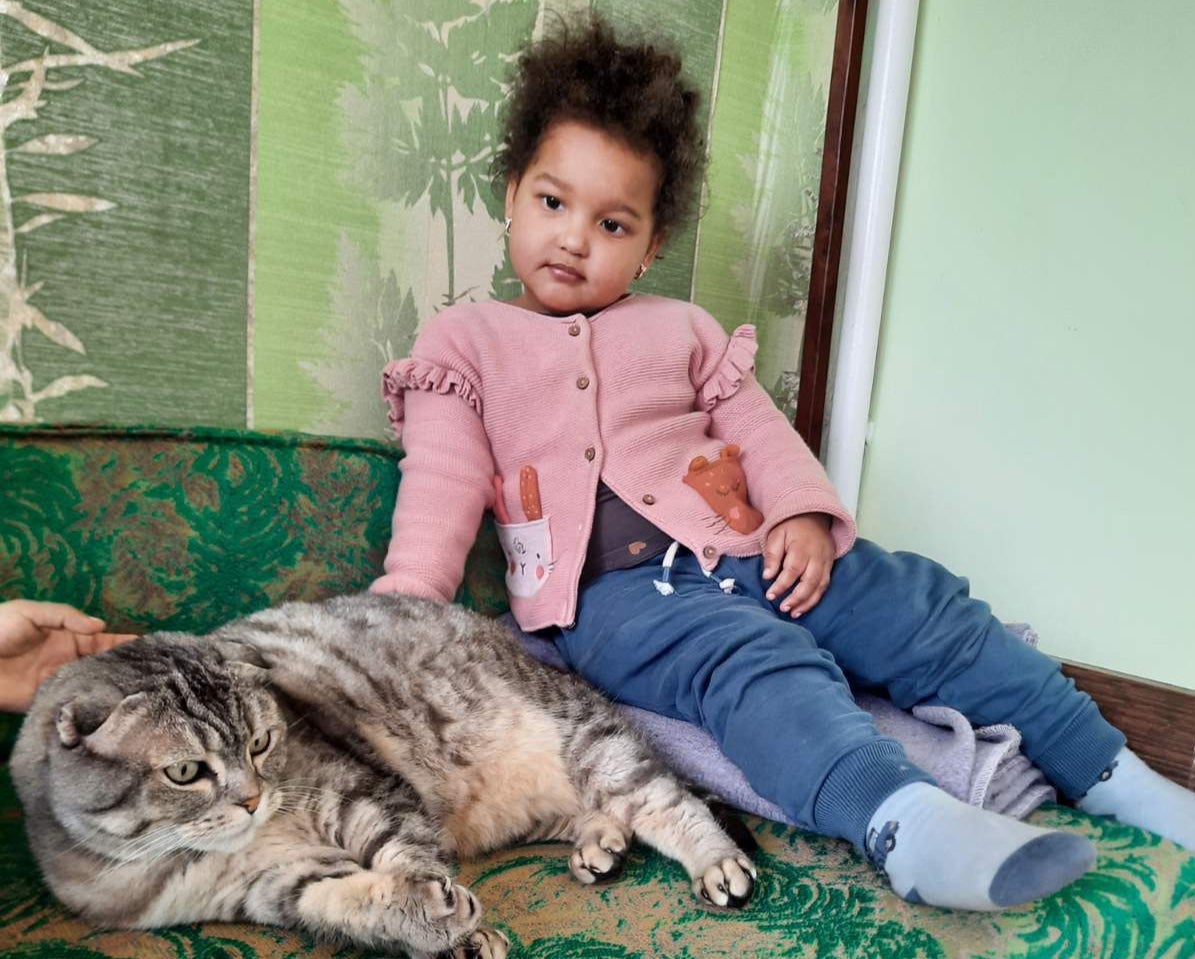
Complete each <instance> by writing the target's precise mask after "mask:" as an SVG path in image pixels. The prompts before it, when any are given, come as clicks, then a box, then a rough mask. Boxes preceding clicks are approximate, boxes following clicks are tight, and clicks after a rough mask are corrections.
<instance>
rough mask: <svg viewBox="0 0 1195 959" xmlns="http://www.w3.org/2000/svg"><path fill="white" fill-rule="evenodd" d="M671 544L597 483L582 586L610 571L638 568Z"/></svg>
mask: <svg viewBox="0 0 1195 959" xmlns="http://www.w3.org/2000/svg"><path fill="white" fill-rule="evenodd" d="M671 544H672V537H671V536H669V535H668V534H667V533H665V532H664V531H663V530H662V529H660V528H659V527H658V526H656V525H654V524H653V523H651V522H650V521H648V520H646V519H644V518H643V517H642V516H640V515H639V514H638V513H636V512H635V511H634V510H633V509H631V507H629V506H628V505H627V504H626V503H624V502H623V501H622V500H621V499H619V498H618V494H616V493H615V492H614V490H612V489H610V487H609V486H607V485H606V484H605V483H603V482H601V481H600V480H599V481H598V488H597V503H596V505H595V508H594V511H593V531H592V532H591V533H590V534H589V545H588V547H587V548H586V551H585V565H584V566H583V567H582V568H581V582H582V583H586V582H588V581H589V580H591V579H593V578H594V577H595V576H600V575H601V574H602V573H608V572H610V570H613V569H629V568H630V567H632V566H638V565H639V564H640V563H643V562H646V561H647V560H649V559H651V558H652V557H655V556H659V555H660V554H661V553H663V552H664V551H665V550H667V549H668V547H669V546H670V545H671Z"/></svg>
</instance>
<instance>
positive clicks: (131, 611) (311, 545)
mask: <svg viewBox="0 0 1195 959" xmlns="http://www.w3.org/2000/svg"><path fill="white" fill-rule="evenodd" d="M400 459H401V454H400V453H399V452H398V451H397V449H396V448H394V447H392V446H389V445H387V444H384V443H380V442H374V441H370V440H345V439H336V438H331V437H327V438H325V437H316V436H308V435H305V434H297V433H261V432H248V431H245V432H238V431H233V430H221V429H203V428H193V429H157V428H150V427H146V428H124V429H119V430H116V429H104V428H98V427H87V426H76V427H71V426H67V427H13V426H0V473H2V475H3V477H4V482H3V484H2V485H0V598H11V597H13V596H19V595H24V596H30V597H39V598H45V599H56V600H60V601H62V602H69V603H73V604H75V605H77V606H79V607H80V608H83V609H86V610H87V611H89V612H92V613H95V614H96V615H100V616H104V617H105V618H106V619H108V621H109V625H110V626H111V627H112V628H113V629H116V630H129V631H136V632H144V631H146V630H150V629H170V630H184V631H198V632H203V631H207V630H209V629H212V628H214V627H215V626H218V625H220V624H221V623H223V622H225V621H227V620H229V619H232V618H234V617H236V616H239V615H243V614H245V613H249V612H252V611H255V610H258V609H262V608H264V607H266V606H270V605H273V604H276V603H279V602H283V601H286V600H291V599H309V600H310V599H321V598H323V597H327V596H333V595H336V594H340V593H349V592H355V591H357V590H362V589H365V588H366V587H367V586H368V585H369V583H370V581H371V580H372V579H373V578H374V577H375V576H377V575H378V574H379V573H380V572H381V568H382V558H383V556H384V555H385V550H386V543H387V541H388V539H389V535H390V509H391V507H392V506H393V504H394V497H395V493H396V490H397V488H398V469H397V464H398V462H399V460H400ZM499 555H500V554H499V553H498V547H497V543H496V540H494V539H493V537H492V536H489V535H487V536H483V537H481V538H480V539H479V543H478V547H477V549H476V550H475V551H474V555H473V556H472V557H471V558H470V562H469V566H468V570H467V575H466V581H465V584H464V585H463V586H462V589H461V593H460V595H459V596H458V601H461V602H464V603H466V604H467V605H469V606H472V607H474V608H477V609H480V610H482V611H483V612H488V613H493V614H497V613H499V612H502V611H503V610H504V609H505V608H506V607H505V602H504V599H503V587H502V581H501V574H500V570H501V563H502V561H501V559H500V558H498V557H499Z"/></svg>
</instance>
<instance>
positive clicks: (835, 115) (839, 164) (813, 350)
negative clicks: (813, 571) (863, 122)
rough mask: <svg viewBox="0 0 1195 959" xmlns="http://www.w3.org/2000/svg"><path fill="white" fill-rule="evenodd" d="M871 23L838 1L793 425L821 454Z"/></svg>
mask: <svg viewBox="0 0 1195 959" xmlns="http://www.w3.org/2000/svg"><path fill="white" fill-rule="evenodd" d="M866 27H867V0H839V4H838V25H837V28H836V32H835V35H834V60H833V65H832V66H831V69H830V97H829V103H828V104H827V106H826V138H825V146H824V148H823V153H822V181H821V187H820V189H819V191H818V200H817V224H816V227H815V229H814V237H813V265H812V270H811V274H810V281H809V307H808V310H807V311H806V313H805V335H804V339H803V341H802V346H801V378H800V381H799V383H798V386H797V412H796V415H795V416H794V418H793V426H795V427H796V429H797V432H798V433H800V434H801V436H802V437H804V439H805V442H806V443H808V444H809V447H810V449H812V450H813V452H814V453H818V454H820V452H821V445H822V424H823V420H824V419H825V414H826V388H827V386H828V383H829V376H830V345H831V342H832V340H833V334H834V308H835V304H836V303H837V299H838V263H839V259H840V258H841V256H842V227H843V221H844V219H845V218H846V198H847V185H848V181H849V179H850V172H851V145H852V143H853V142H854V138H855V111H856V107H857V105H858V101H859V74H860V68H861V65H862V62H863V39H864V36H865V32H866Z"/></svg>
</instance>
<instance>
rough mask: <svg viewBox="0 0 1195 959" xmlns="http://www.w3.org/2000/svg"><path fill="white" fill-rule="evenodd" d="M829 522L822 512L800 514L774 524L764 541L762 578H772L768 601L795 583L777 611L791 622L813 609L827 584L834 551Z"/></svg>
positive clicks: (832, 564)
mask: <svg viewBox="0 0 1195 959" xmlns="http://www.w3.org/2000/svg"><path fill="white" fill-rule="evenodd" d="M831 522H832V520H831V518H830V517H829V516H827V515H826V514H825V513H803V514H801V515H800V516H794V517H792V518H791V519H786V520H784V522H782V523H777V524H776V525H775V526H773V527H772V530H771V532H770V533H768V537H767V539H766V540H765V541H764V550H763V559H764V563H763V578H764V579H772V578H773V577H775V580H774V582H773V583H772V585H771V586H769V587H768V593H767V596H768V599H769V600H772V601H775V599H776V598H777V597H778V596H783V595H784V593H786V592H788V590H789V588H790V587H792V585H793V584H794V583H796V584H797V586H796V589H793V591H792V592H791V593H789V594H788V595H787V596H785V597H784V599H783V600H782V601H781V603H780V612H782V613H788V614H789V615H790V616H792V618H793V619H796V618H797V617H798V616H801V615H802V614H804V613H807V612H809V610H811V609H813V607H814V606H816V605H817V603H818V600H820V599H821V598H822V595H823V594H824V593H825V592H826V588H827V587H828V586H829V585H830V569H831V568H832V567H833V566H834V554H835V552H836V550H835V548H834V540H833V538H832V537H831V536H830V523H831Z"/></svg>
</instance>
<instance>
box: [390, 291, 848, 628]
mask: <svg viewBox="0 0 1195 959" xmlns="http://www.w3.org/2000/svg"><path fill="white" fill-rule="evenodd" d="M755 350H756V343H755V330H754V328H753V327H750V326H740V327H739V328H738V329H736V330H735V331H734V332H733V333H732V334H730V335H729V336H728V335H727V334H726V332H725V331H724V330H723V329H722V327H721V326H720V325H719V324H718V322H717V321H716V320H715V319H714V318H713V317H712V316H710V315H709V314H708V313H706V312H705V311H704V310H702V309H700V308H699V307H697V306H694V305H693V304H691V303H686V302H683V301H680V300H671V299H665V298H662V297H656V296H642V295H631V296H628V297H625V298H624V299H622V300H619V301H618V302H617V303H614V304H613V305H611V306H609V307H607V308H606V309H605V310H603V311H601V312H600V313H597V314H594V315H593V316H590V317H586V316H583V315H581V314H577V315H574V316H565V317H556V316H545V315H543V314H540V313H533V312H531V311H529V310H525V309H522V308H521V307H516V306H512V305H511V304H508V303H500V302H496V301H491V302H486V303H464V304H459V305H457V306H454V307H451V308H450V309H447V310H445V311H444V312H442V313H440V314H438V315H437V316H435V317H433V318H432V319H431V320H429V321H428V323H427V324H426V325H425V327H424V329H423V330H422V331H421V333H420V334H419V337H418V338H417V340H416V342H415V345H414V348H413V349H412V351H411V356H409V357H408V358H406V359H402V360H397V361H395V362H392V363H390V364H388V365H387V367H386V369H385V372H384V374H383V395H384V396H385V398H386V400H387V401H388V402H389V404H390V420H391V422H392V423H393V424H394V428H395V431H396V433H397V434H398V435H399V437H400V439H401V440H402V441H403V445H404V447H405V451H406V456H405V458H404V459H403V461H402V473H403V477H402V482H401V484H400V485H399V492H398V502H397V504H396V506H395V510H394V517H393V527H392V537H391V541H390V548H389V551H388V553H387V556H386V561H385V575H384V576H382V577H381V578H379V579H378V580H377V581H376V582H374V584H373V586H372V587H371V588H372V589H373V590H374V591H375V592H390V591H394V592H403V593H411V594H415V595H420V596H428V597H434V598H438V599H441V600H445V601H448V600H451V599H452V597H453V595H454V594H455V592H456V589H457V587H458V586H459V585H460V582H461V579H462V577H463V575H464V563H465V557H466V555H467V553H468V551H469V548H470V546H471V545H472V543H473V540H474V538H475V537H476V535H477V530H478V527H479V525H480V523H481V518H482V513H483V512H484V511H485V509H487V508H493V505H494V497H495V486H494V476H495V475H498V476H500V477H501V478H502V481H503V484H502V485H503V501H504V505H505V512H506V513H508V514H509V519H510V520H511V523H510V525H509V526H508V527H500V530H499V532H500V538H501V539H502V541H503V549H504V550H505V551H506V553H507V557H508V570H507V577H506V580H507V588H508V591H509V592H510V593H511V608H512V611H513V612H514V614H515V617H516V618H517V619H518V622H519V624H520V625H521V626H522V627H523V628H524V629H527V630H532V629H540V628H542V627H545V626H551V625H570V624H571V623H572V622H573V621H574V620H575V614H576V606H577V582H578V578H579V577H580V573H581V567H582V564H583V563H584V560H585V549H586V544H587V542H588V539H589V533H590V527H591V524H592V521H593V512H594V497H595V494H596V490H597V483H598V478H599V477H601V478H602V479H603V480H604V481H605V483H606V485H607V486H609V487H610V489H612V490H613V491H614V492H615V493H616V494H617V495H618V496H619V497H621V498H622V499H623V500H624V501H625V502H627V503H628V504H630V506H631V507H632V508H634V509H635V510H637V511H638V512H639V513H641V514H642V515H643V516H645V517H646V518H647V519H649V520H651V522H653V523H654V524H655V525H656V526H658V527H660V528H661V529H663V530H664V531H665V532H667V533H668V534H669V535H670V536H672V537H673V538H675V539H676V540H678V541H679V542H680V543H681V544H682V545H683V546H685V547H687V548H688V549H690V550H692V551H693V552H694V553H695V554H696V555H697V556H698V557H700V558H701V563H702V566H703V567H704V568H706V569H708V570H713V569H714V567H716V566H717V563H718V559H719V557H720V556H721V555H722V554H724V553H728V554H730V555H732V556H753V555H757V554H759V553H761V552H762V551H763V543H764V539H765V537H766V535H767V533H768V532H769V531H770V530H771V529H772V527H773V526H775V525H776V524H777V523H779V522H780V521H782V520H784V519H787V518H789V517H792V516H796V515H798V514H801V513H809V512H819V513H827V514H829V515H830V516H831V517H833V524H832V526H831V534H832V536H833V537H834V541H835V546H836V548H837V551H838V555H839V556H841V555H842V554H843V553H845V552H846V551H847V550H848V549H850V547H851V544H852V543H853V542H854V539H855V535H856V534H855V523H854V520H853V519H852V517H851V516H850V514H849V513H848V512H847V510H846V508H845V507H844V506H843V505H842V503H841V502H840V501H839V499H838V497H837V495H836V494H835V493H834V490H833V489H832V487H831V486H830V483H829V480H828V479H827V477H826V474H825V472H824V471H823V469H822V467H821V464H820V463H819V462H818V461H817V459H816V457H814V455H813V454H812V453H811V452H810V451H809V448H808V447H807V446H806V445H805V443H804V442H803V441H802V440H801V438H800V437H799V436H798V435H797V433H796V432H795V431H794V430H793V429H792V427H791V426H790V425H789V423H788V421H787V420H786V419H785V417H784V416H783V414H781V413H780V411H779V410H778V409H777V408H776V406H775V405H774V404H773V403H772V400H771V398H770V397H769V396H768V394H767V393H766V392H765V391H764V389H763V388H762V387H761V386H760V385H759V384H758V383H757V382H756V380H755V377H754V375H753V373H752V369H753V363H754V356H755ZM727 443H737V444H738V445H739V446H740V447H741V449H742V454H741V464H742V467H743V470H744V472H745V474H746V477H747V486H748V491H749V495H750V499H751V502H752V504H753V505H754V506H755V507H756V508H757V509H758V510H760V511H761V512H762V513H763V515H764V522H763V525H762V526H760V528H759V529H757V530H756V531H754V532H752V533H749V534H742V533H736V532H735V531H734V530H731V529H729V528H728V527H727V526H726V525H725V523H723V522H720V521H719V520H718V517H717V516H716V515H715V514H714V512H713V511H712V509H711V508H710V507H709V506H707V505H706V503H705V501H704V499H703V498H702V497H701V495H700V494H699V493H698V492H697V491H695V490H694V489H692V488H691V487H689V486H687V485H685V484H684V483H683V482H682V477H684V475H685V473H686V471H687V470H688V467H689V463H690V461H691V460H692V459H693V458H694V457H697V456H706V457H707V458H709V459H711V460H712V459H714V458H716V457H717V455H718V453H719V451H720V450H721V449H722V448H723V447H724V446H725V445H726V444H727ZM524 467H532V468H533V469H534V471H535V473H536V474H537V478H538V494H539V503H540V504H542V510H538V511H537V510H535V509H534V508H532V510H531V512H532V515H530V516H528V515H527V514H526V512H525V507H526V505H527V501H526V500H525V499H524V497H523V496H522V495H521V493H522V492H525V486H526V484H525V483H524V484H520V473H521V471H522V470H523V468H524ZM532 507H534V500H532ZM501 512H502V511H501V510H499V511H498V513H499V515H501Z"/></svg>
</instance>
